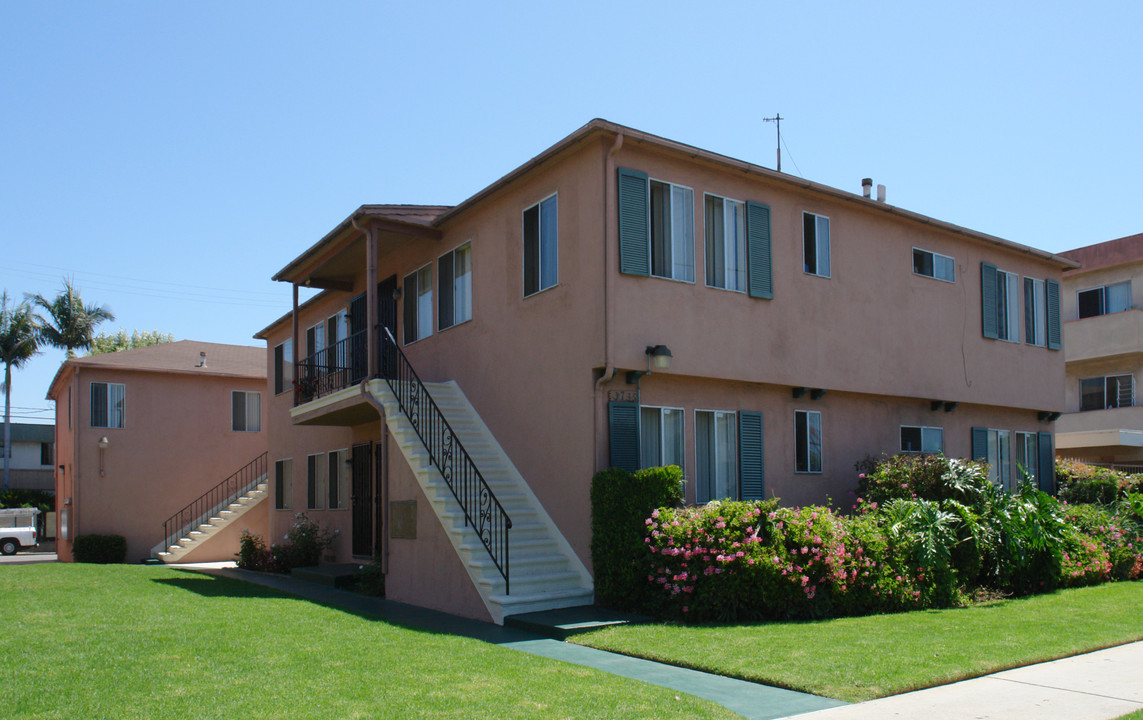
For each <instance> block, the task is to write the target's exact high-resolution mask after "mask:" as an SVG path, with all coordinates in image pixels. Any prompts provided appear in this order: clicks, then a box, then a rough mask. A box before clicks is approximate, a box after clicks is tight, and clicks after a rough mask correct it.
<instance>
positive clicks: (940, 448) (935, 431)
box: [901, 425, 945, 455]
mask: <svg viewBox="0 0 1143 720" xmlns="http://www.w3.org/2000/svg"><path fill="white" fill-rule="evenodd" d="M944 450H945V431H944V429H943V428H939V427H917V426H913V425H902V426H901V452H915V453H932V454H934V455H936V454H938V453H942V452H944Z"/></svg>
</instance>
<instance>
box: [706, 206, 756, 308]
mask: <svg viewBox="0 0 1143 720" xmlns="http://www.w3.org/2000/svg"><path fill="white" fill-rule="evenodd" d="M702 197H703V203H702V215H703V218H702V223H703V224H702V227H703V243H704V251H703V257H704V260H705V261H706V262H707V263H708V264H711V265H712V267H707V268H705V274H706V286H707V287H712V288H718V289H719V290H729V291H730V292H737V293H745V292H746V291H747V289H748V288H749V283H750V278H749V263H750V256H749V254H748V250H747V238H746V201H745V200H736V199H735V198H731V197H726V196H725V195H716V194H715V193H709V192H708V193H703V195H702ZM708 200H720V201H722V228H721V230H722V269H721V273H720V272H719V268H718V267H717V266H713V263H712V262H711V254H710V252H708V251H709V248H708V247H706V244H707V243H708V242H709V239H708V236H709V235H710V233H709V232H708V228H707V224H708V223H709V222H711V219H710V217H708V213H707V201H708ZM732 219H741V222H740V223H738V224H737V226H736V229H737V231H736V232H734V233H733V235H734V237H731V232H730V230H731V220H732ZM730 258H734V263H733V264H731V262H730ZM712 276H713V278H714V283H713V284H712V283H711V278H712ZM719 283H722V284H721V285H720V284H719Z"/></svg>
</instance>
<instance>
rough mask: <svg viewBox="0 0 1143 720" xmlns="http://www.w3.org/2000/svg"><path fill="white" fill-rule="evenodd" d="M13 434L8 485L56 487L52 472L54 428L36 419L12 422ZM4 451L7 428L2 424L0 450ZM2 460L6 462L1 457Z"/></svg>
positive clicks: (34, 487)
mask: <svg viewBox="0 0 1143 720" xmlns="http://www.w3.org/2000/svg"><path fill="white" fill-rule="evenodd" d="M11 435H12V458H11V460H10V464H9V466H8V471H9V473H8V487H11V488H14V489H15V488H19V489H22V490H53V489H55V475H54V474H53V473H52V466H53V465H54V462H53V460H52V458H53V457H54V456H55V428H53V427H52V426H51V425H40V424H36V423H12V429H11ZM3 451H4V432H3V429H2V428H0V453H3ZM2 457H3V455H0V458H2ZM0 463H3V460H2V459H0Z"/></svg>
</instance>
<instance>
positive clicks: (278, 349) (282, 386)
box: [274, 339, 294, 395]
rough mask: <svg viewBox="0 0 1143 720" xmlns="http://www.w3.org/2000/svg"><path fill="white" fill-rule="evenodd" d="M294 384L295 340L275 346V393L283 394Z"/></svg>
mask: <svg viewBox="0 0 1143 720" xmlns="http://www.w3.org/2000/svg"><path fill="white" fill-rule="evenodd" d="M293 385H294V341H293V340H292V339H291V340H287V341H286V342H284V343H282V344H281V345H275V346H274V394H275V395H281V394H282V393H284V392H286V391H287V390H292V389H293Z"/></svg>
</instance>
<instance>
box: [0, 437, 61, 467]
mask: <svg viewBox="0 0 1143 720" xmlns="http://www.w3.org/2000/svg"><path fill="white" fill-rule="evenodd" d="M0 447H3V444H2V443H0ZM40 464H41V465H51V464H52V444H51V443H50V442H42V443H40Z"/></svg>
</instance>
